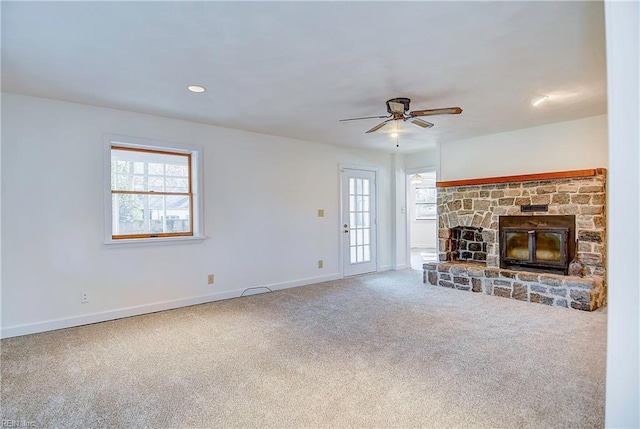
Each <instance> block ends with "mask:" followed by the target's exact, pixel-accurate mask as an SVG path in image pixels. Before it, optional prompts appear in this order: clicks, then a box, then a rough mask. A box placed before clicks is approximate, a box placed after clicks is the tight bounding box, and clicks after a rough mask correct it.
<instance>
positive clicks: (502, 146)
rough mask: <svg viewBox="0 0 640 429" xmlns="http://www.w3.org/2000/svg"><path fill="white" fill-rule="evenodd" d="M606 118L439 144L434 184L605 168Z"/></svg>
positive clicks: (595, 117)
mask: <svg viewBox="0 0 640 429" xmlns="http://www.w3.org/2000/svg"><path fill="white" fill-rule="evenodd" d="M607 141H608V137H607V116H606V115H601V116H593V117H589V118H583V119H577V120H575V121H566V122H558V123H555V124H551V125H545V126H541V127H533V128H526V129H521V130H516V131H509V132H505V133H499V134H492V135H488V136H482V137H476V138H472V139H465V140H458V141H453V142H446V143H442V144H440V145H439V149H440V162H439V176H438V180H439V181H448V180H462V179H477V178H483V177H499V176H511V175H519V174H535V173H546V172H554V171H569V170H581V169H588V168H597V167H605V168H606V167H607V166H608V154H607V150H608V146H607Z"/></svg>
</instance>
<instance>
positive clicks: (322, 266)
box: [318, 259, 324, 268]
mask: <svg viewBox="0 0 640 429" xmlns="http://www.w3.org/2000/svg"><path fill="white" fill-rule="evenodd" d="M318 268H324V261H323V260H322V259H319V260H318Z"/></svg>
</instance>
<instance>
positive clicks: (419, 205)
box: [415, 186, 438, 220]
mask: <svg viewBox="0 0 640 429" xmlns="http://www.w3.org/2000/svg"><path fill="white" fill-rule="evenodd" d="M436 202H437V195H436V188H432V187H426V186H417V187H416V188H415V209H416V220H424V219H435V218H436V217H437V215H438V209H437V205H436Z"/></svg>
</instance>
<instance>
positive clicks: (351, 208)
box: [349, 195, 356, 212]
mask: <svg viewBox="0 0 640 429" xmlns="http://www.w3.org/2000/svg"><path fill="white" fill-rule="evenodd" d="M349 211H351V212H354V211H356V197H354V196H353V195H352V196H350V197H349Z"/></svg>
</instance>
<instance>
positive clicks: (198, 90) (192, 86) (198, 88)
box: [187, 85, 206, 93]
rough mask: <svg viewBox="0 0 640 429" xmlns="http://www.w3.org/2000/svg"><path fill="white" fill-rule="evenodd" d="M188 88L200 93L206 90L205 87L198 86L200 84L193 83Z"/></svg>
mask: <svg viewBox="0 0 640 429" xmlns="http://www.w3.org/2000/svg"><path fill="white" fill-rule="evenodd" d="M187 89H188V90H189V91H191V92H198V93H200V92H205V91H206V89H205V87H203V86H198V85H191V86H189V87H188V88H187Z"/></svg>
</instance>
